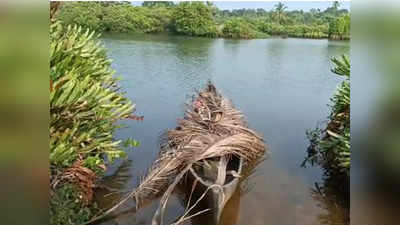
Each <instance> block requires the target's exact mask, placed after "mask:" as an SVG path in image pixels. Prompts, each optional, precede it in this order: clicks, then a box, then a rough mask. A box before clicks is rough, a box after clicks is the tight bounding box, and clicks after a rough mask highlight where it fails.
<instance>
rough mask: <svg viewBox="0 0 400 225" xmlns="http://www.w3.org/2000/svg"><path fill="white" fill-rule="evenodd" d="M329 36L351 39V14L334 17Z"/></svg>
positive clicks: (336, 38) (337, 38)
mask: <svg viewBox="0 0 400 225" xmlns="http://www.w3.org/2000/svg"><path fill="white" fill-rule="evenodd" d="M329 38H330V39H335V40H348V39H350V15H349V14H345V15H343V16H341V17H337V18H332V19H331V21H330V23H329Z"/></svg>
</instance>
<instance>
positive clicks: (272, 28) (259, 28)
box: [58, 2, 350, 40]
mask: <svg viewBox="0 0 400 225" xmlns="http://www.w3.org/2000/svg"><path fill="white" fill-rule="evenodd" d="M339 6H340V4H339V3H338V2H334V4H333V5H332V7H329V8H327V9H326V10H324V11H321V10H320V9H311V10H310V11H309V12H305V11H303V10H292V11H288V9H287V6H285V5H284V4H283V3H278V4H277V5H276V6H275V8H274V9H273V10H271V11H266V10H264V9H262V8H260V9H234V10H220V9H218V8H217V7H216V6H215V5H213V3H212V2H207V3H203V2H180V3H176V4H175V3H174V2H143V4H142V6H133V5H132V4H131V3H130V2H68V3H65V4H63V6H62V9H61V12H60V13H59V15H58V18H59V19H60V20H61V21H63V23H64V24H67V25H68V24H78V25H80V26H82V27H85V28H90V29H91V30H95V31H98V32H116V33H158V32H172V33H177V34H181V35H189V36H205V37H224V38H238V39H250V38H265V37H267V36H269V35H281V36H289V37H300V38H330V39H340V40H344V39H345V40H347V39H350V16H349V12H348V11H347V10H346V9H339Z"/></svg>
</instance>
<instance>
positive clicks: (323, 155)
mask: <svg viewBox="0 0 400 225" xmlns="http://www.w3.org/2000/svg"><path fill="white" fill-rule="evenodd" d="M332 62H333V63H334V64H335V67H334V68H333V69H332V72H333V73H335V74H337V75H340V76H345V77H346V79H345V80H344V81H343V82H342V83H341V84H340V85H339V86H338V88H337V91H336V93H335V94H334V96H333V97H332V99H331V101H332V103H333V104H332V106H331V108H332V111H331V114H330V116H329V119H330V121H329V123H328V125H327V128H326V129H325V130H324V131H318V130H317V131H315V132H308V133H307V135H308V138H309V139H310V141H311V145H312V147H313V148H312V151H311V152H309V156H308V157H307V158H306V161H308V162H310V163H311V164H313V163H314V162H317V163H319V164H321V165H322V166H323V167H324V168H325V169H326V170H328V171H338V172H339V173H342V174H346V175H347V176H349V175H350V167H351V160H350V159H351V152H350V61H349V59H348V57H346V56H344V55H343V56H342V57H341V59H338V58H332ZM310 153H311V154H310Z"/></svg>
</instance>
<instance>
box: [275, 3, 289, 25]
mask: <svg viewBox="0 0 400 225" xmlns="http://www.w3.org/2000/svg"><path fill="white" fill-rule="evenodd" d="M285 9H287V6H285V4H283V3H282V2H279V3H278V4H276V5H275V15H276V18H277V20H278V23H279V24H281V21H282V19H283V17H284V16H285Z"/></svg>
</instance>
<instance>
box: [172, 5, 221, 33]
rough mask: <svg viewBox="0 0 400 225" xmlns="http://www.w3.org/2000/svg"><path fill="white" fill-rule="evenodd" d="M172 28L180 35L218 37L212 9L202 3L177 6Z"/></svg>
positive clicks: (173, 15) (174, 11)
mask: <svg viewBox="0 0 400 225" xmlns="http://www.w3.org/2000/svg"><path fill="white" fill-rule="evenodd" d="M171 26H172V27H173V29H174V31H175V32H176V33H179V34H184V35H190V36H207V37H216V36H218V30H217V26H216V24H215V20H214V16H213V11H212V8H211V7H209V6H207V5H205V4H204V3H202V2H181V3H179V5H177V6H175V7H174V10H173V14H172V25H171Z"/></svg>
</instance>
